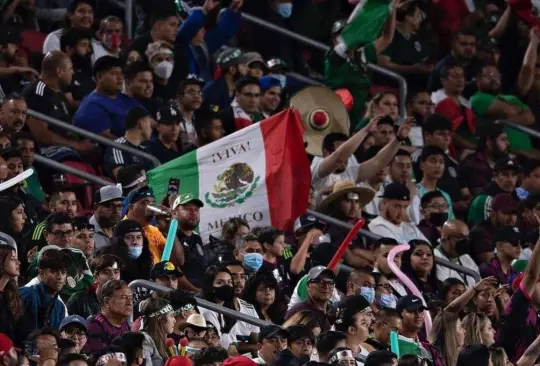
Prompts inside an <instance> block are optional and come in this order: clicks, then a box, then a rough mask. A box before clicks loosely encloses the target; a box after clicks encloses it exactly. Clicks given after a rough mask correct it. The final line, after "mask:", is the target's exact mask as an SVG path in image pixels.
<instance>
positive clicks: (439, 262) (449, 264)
mask: <svg viewBox="0 0 540 366" xmlns="http://www.w3.org/2000/svg"><path fill="white" fill-rule="evenodd" d="M307 213H308V214H310V215H313V216H315V217H316V218H318V219H319V220H322V221H324V222H327V223H329V224H332V225H336V226H340V227H342V228H344V229H347V230H350V229H352V227H353V226H352V225H351V224H349V223H346V222H344V221H341V220H338V219H336V218H333V217H331V216H328V215H324V214H322V213H320V212H317V211H313V210H307ZM358 235H361V236H365V237H367V238H370V239H372V240H379V239H381V238H382V236H380V235H377V234H374V233H372V232H370V231H367V230H364V229H361V230H360V231H359V232H358ZM435 263H436V264H437V265H439V266H443V267H446V268H450V269H453V270H454V271H456V272H460V273H463V274H465V275H467V276H470V277H472V278H474V280H475V281H476V282H478V281H480V280H481V279H482V278H481V277H480V274H479V273H477V272H475V271H473V270H471V269H469V268H466V267H463V266H460V265H458V264H455V263H452V262H450V261H447V260H446V259H442V258H438V257H435ZM340 268H341V269H343V270H344V271H348V272H351V271H352V270H353V268H352V267H349V266H347V265H343V264H341V265H340Z"/></svg>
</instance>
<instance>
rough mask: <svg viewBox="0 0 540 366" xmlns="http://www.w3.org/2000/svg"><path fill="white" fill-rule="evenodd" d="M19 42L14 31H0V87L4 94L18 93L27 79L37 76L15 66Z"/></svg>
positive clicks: (26, 68) (27, 68)
mask: <svg viewBox="0 0 540 366" xmlns="http://www.w3.org/2000/svg"><path fill="white" fill-rule="evenodd" d="M20 42H21V37H20V34H19V32H18V31H17V30H16V29H14V28H10V27H3V28H2V29H0V85H1V86H2V91H3V92H4V93H5V94H10V93H18V92H20V91H21V89H22V88H23V86H24V85H25V84H26V83H27V82H26V80H27V79H28V77H38V76H39V74H38V72H37V71H36V70H34V69H33V68H31V67H26V66H20V65H17V63H16V62H15V55H16V53H17V48H18V46H19V43H20Z"/></svg>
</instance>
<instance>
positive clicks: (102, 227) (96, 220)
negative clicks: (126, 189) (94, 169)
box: [89, 185, 124, 252]
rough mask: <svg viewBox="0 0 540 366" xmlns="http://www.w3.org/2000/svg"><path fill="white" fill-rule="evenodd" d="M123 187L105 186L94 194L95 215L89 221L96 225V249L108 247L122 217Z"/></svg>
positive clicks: (96, 250)
mask: <svg viewBox="0 0 540 366" xmlns="http://www.w3.org/2000/svg"><path fill="white" fill-rule="evenodd" d="M123 199H124V197H122V189H121V188H119V187H118V186H115V185H110V186H104V187H101V188H100V189H98V190H97V191H96V193H95V194H94V205H95V211H94V215H93V216H92V217H91V218H90V220H89V223H90V224H91V225H94V229H95V236H94V251H95V252H98V251H99V250H100V249H102V248H105V247H108V246H109V245H110V240H111V238H112V236H113V231H114V227H115V226H116V225H117V224H118V223H119V222H120V219H121V218H122V216H121V214H122V207H123V204H122V201H123Z"/></svg>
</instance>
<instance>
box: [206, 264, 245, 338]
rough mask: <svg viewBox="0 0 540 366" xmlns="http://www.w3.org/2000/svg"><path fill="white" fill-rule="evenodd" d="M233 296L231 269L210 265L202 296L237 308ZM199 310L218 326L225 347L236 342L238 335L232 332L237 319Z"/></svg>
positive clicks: (225, 305)
mask: <svg viewBox="0 0 540 366" xmlns="http://www.w3.org/2000/svg"><path fill="white" fill-rule="evenodd" d="M233 297H234V288H233V279H232V273H231V271H229V269H228V268H227V267H217V266H210V267H208V269H207V270H206V272H205V273H204V281H203V286H202V298H203V299H205V300H207V301H210V302H213V303H215V304H218V305H221V306H224V307H226V308H229V309H231V310H235V309H234V304H233ZM199 311H200V313H201V315H202V316H204V319H205V320H206V321H207V322H210V323H212V324H213V325H214V326H215V327H216V330H217V332H218V334H219V336H220V338H221V344H222V346H223V348H225V349H227V348H229V345H230V344H231V343H236V341H237V340H236V335H235V334H234V333H232V332H231V329H232V327H233V326H234V325H235V324H236V319H234V318H230V317H228V316H225V315H223V314H219V313H216V312H215V311H212V310H208V309H205V308H199Z"/></svg>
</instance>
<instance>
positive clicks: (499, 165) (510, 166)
mask: <svg viewBox="0 0 540 366" xmlns="http://www.w3.org/2000/svg"><path fill="white" fill-rule="evenodd" d="M503 170H513V171H515V172H519V171H520V168H519V165H517V164H516V163H514V161H513V160H512V159H508V158H502V159H499V160H497V162H496V163H495V168H494V169H493V171H494V172H501V171H503Z"/></svg>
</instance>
